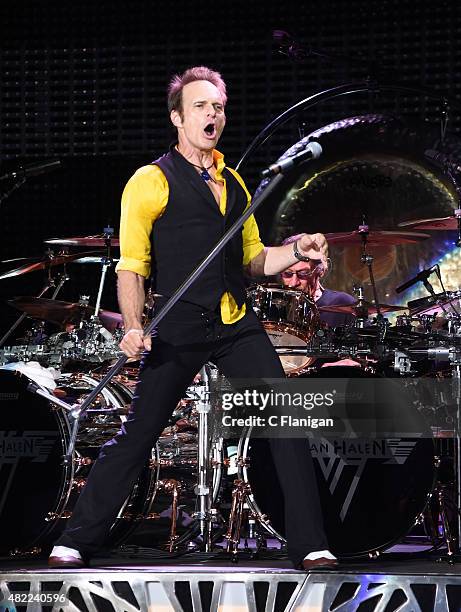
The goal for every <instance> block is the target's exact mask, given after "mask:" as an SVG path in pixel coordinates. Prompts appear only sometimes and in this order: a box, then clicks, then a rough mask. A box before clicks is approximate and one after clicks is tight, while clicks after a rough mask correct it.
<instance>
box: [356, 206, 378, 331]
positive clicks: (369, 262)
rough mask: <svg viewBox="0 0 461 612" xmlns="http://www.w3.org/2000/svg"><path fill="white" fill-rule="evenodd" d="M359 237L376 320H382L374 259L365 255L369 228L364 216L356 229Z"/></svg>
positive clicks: (367, 254)
mask: <svg viewBox="0 0 461 612" xmlns="http://www.w3.org/2000/svg"><path fill="white" fill-rule="evenodd" d="M358 231H359V234H360V237H361V239H362V254H361V256H360V261H361V262H362V263H363V264H365V265H366V266H367V268H368V276H369V277H370V284H371V288H372V291H373V300H374V302H375V306H376V315H377V317H378V320H380V319H382V316H383V315H382V314H381V310H380V306H379V300H378V290H377V289H376V282H375V277H374V274H373V261H374V258H373V256H372V255H370V254H369V253H367V244H368V234H369V233H370V228H369V226H368V225H367V224H366V223H365V216H364V218H363V223H362V225H359V228H358Z"/></svg>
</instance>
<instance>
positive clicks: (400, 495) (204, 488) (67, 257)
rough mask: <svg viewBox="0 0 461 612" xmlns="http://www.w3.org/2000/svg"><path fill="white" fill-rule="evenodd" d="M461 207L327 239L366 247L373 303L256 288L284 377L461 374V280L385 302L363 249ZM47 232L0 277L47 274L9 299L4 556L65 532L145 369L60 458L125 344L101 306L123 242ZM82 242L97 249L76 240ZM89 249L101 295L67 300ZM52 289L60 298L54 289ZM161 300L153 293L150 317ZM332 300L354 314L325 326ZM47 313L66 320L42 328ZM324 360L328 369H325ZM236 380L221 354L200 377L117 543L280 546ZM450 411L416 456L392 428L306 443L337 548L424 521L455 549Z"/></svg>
mask: <svg viewBox="0 0 461 612" xmlns="http://www.w3.org/2000/svg"><path fill="white" fill-rule="evenodd" d="M453 219H455V221H453ZM458 221H459V217H456V216H454V217H453V218H450V219H447V218H445V219H426V220H418V221H415V222H413V223H412V224H408V226H409V227H410V229H411V231H407V230H406V229H405V230H401V231H394V230H392V231H383V230H380V231H371V230H369V228H368V226H367V225H366V223H365V222H364V223H362V224H361V225H360V226H359V228H358V229H357V230H355V231H351V232H338V233H330V234H327V239H328V242H329V245H330V247H331V249H334V248H335V247H337V246H341V247H343V248H347V247H348V246H359V247H360V249H361V254H360V258H361V263H362V265H364V266H366V268H367V270H368V274H369V278H370V283H371V286H372V290H373V298H374V299H373V300H372V301H368V300H366V299H365V298H364V295H363V291H362V290H361V289H357V290H356V301H355V302H354V303H351V304H334V305H329V306H323V307H317V306H316V303H315V301H314V300H313V299H312V298H311V297H310V296H308V295H307V294H305V293H303V292H300V291H298V290H294V289H289V288H285V287H283V286H281V285H279V284H274V283H267V284H258V285H256V286H253V287H250V288H249V290H248V299H249V302H250V303H251V304H252V306H253V308H254V310H255V312H256V314H257V316H258V317H259V319H260V320H261V322H262V325H263V326H264V328H265V329H266V331H267V334H268V336H269V338H270V340H271V341H272V343H273V345H274V346H275V348H276V351H277V353H278V354H279V356H280V359H281V362H282V365H283V368H284V370H285V372H286V374H287V376H288V377H309V376H315V377H319V376H320V377H323V376H325V377H336V378H341V377H374V376H378V377H382V376H394V377H408V378H413V377H418V376H423V377H429V376H430V377H434V379H435V378H438V377H443V378H451V379H453V380H454V381H458V383H459V381H460V369H461V308H460V300H461V292H458V291H455V292H447V291H443V292H442V293H439V294H432V295H429V296H428V297H427V298H421V299H419V300H415V301H413V303H409V304H408V305H407V306H406V307H405V306H401V305H390V304H383V303H381V302H380V301H379V299H378V295H377V289H376V285H375V283H374V277H373V257H372V256H371V255H370V253H369V252H368V248H369V247H370V246H376V245H377V246H382V245H399V244H415V243H419V242H422V241H424V240H428V239H429V237H430V235H429V234H426V233H421V232H420V231H413V230H416V229H418V230H420V229H421V230H427V231H433V230H437V229H439V228H440V227H441V226H443V228H444V229H446V228H447V227H450V229H452V230H457V229H458ZM46 243H47V245H48V246H52V247H53V248H56V247H59V248H60V249H63V250H59V252H58V253H57V254H56V255H55V254H54V252H53V251H51V250H49V251H48V252H47V253H46V255H45V257H43V258H40V259H34V260H32V259H28V260H21V261H20V262H19V261H18V260H16V261H10V262H6V263H15V264H18V263H19V264H20V265H19V266H17V267H15V268H13V269H10V270H9V271H7V272H5V273H3V274H2V275H1V276H0V281H1V280H2V279H4V278H5V279H6V278H11V277H13V276H23V275H27V274H29V273H31V272H33V271H37V270H42V271H45V272H46V274H47V282H46V284H45V287H44V288H43V290H42V291H41V292H40V294H39V295H38V296H37V297H28V296H19V297H15V298H13V299H11V300H9V302H8V303H9V304H10V306H12V307H14V308H16V309H17V310H19V311H21V313H22V314H21V316H20V318H19V319H18V321H16V322H15V324H14V325H13V326H12V327H11V328H10V329H9V330H8V331H7V332H6V333H5V334H4V336H3V338H2V339H1V341H0V379H1V383H0V389H1V392H0V398H1V399H2V408H3V410H2V428H1V431H0V457H1V471H0V479H1V480H0V481H1V482H2V492H1V495H0V519H1V520H0V525H1V527H0V532H1V538H0V553H2V554H10V555H24V554H39V553H40V552H41V551H42V550H45V549H47V547H49V545H50V544H51V543H52V541H53V540H55V539H56V537H57V534H58V533H59V532H60V531H61V530H62V529H63V526H64V525H65V521H66V519H67V518H68V517H69V516H70V515H71V513H72V508H73V506H74V504H75V501H76V499H77V498H78V495H79V492H80V490H81V489H82V487H83V486H84V484H85V482H86V479H87V476H88V473H89V471H90V470H91V465H92V463H93V462H94V460H95V459H96V457H97V455H98V452H99V449H100V447H101V446H102V445H103V444H104V443H105V442H107V441H108V440H110V439H111V438H112V437H113V436H114V435H115V433H116V432H117V431H118V429H119V428H120V426H121V425H122V424H123V422H124V420H125V419H126V416H127V413H128V410H129V406H130V403H131V399H132V397H133V394H134V387H135V381H136V376H137V364H135V363H131V364H130V363H128V364H127V365H126V366H125V367H124V368H123V370H122V371H121V373H120V374H118V375H117V376H115V377H114V378H112V380H111V381H110V382H109V383H108V384H107V385H106V386H105V388H104V390H103V391H102V392H101V393H100V394H99V395H98V396H97V399H95V400H94V401H93V402H92V403H91V406H90V408H89V409H88V410H87V411H86V412H85V413H84V414H83V415H82V418H81V419H80V421H79V423H78V429H77V433H76V440H75V446H74V448H73V450H72V453H71V457H70V460H67V461H66V460H65V461H64V462H63V456H66V454H67V453H68V452H69V451H68V449H69V441H70V439H71V437H72V409H71V407H75V406H79V404H81V403H82V401H83V400H84V399H85V397H87V396H88V394H90V393H91V392H92V391H93V390H94V389H95V388H96V387H97V385H98V384H99V382H100V381H101V379H102V377H103V376H104V373H105V372H107V369H108V368H109V367H110V364H111V363H113V362H114V361H115V360H116V359H117V358H118V357H119V355H120V350H119V347H118V344H119V341H120V339H121V337H122V335H123V321H122V317H121V315H120V314H118V313H116V312H111V311H107V310H104V309H102V308H101V301H102V294H103V289H104V284H105V279H106V274H107V271H108V269H109V268H110V267H111V266H112V265H113V261H114V259H113V257H112V249H113V248H114V247H117V246H118V240H117V239H116V238H114V236H113V232H112V230H111V228H106V229H105V231H104V233H103V234H102V235H98V236H87V237H73V238H65V239H52V240H47V241H46ZM78 247H80V248H82V247H83V248H86V249H88V248H89V249H91V250H86V251H83V252H75V253H69V252H68V249H72V248H78ZM103 249H104V250H105V251H103ZM79 261H84V262H85V263H93V262H99V263H100V265H101V279H100V283H99V288H98V292H97V299H96V303H95V305H94V306H92V305H90V304H89V298H88V297H86V296H82V297H81V298H80V300H79V301H78V302H76V303H72V302H65V301H61V300H58V299H56V298H57V295H58V293H59V291H60V290H61V288H62V286H63V284H64V283H65V282H67V280H68V275H67V270H66V266H67V265H68V264H70V263H73V262H79ZM3 263H5V262H3ZM61 267H62V271H61V272H60V273H59V274H57V275H56V276H53V274H52V272H53V271H54V270H56V269H59V268H61ZM50 289H52V290H53V293H52V295H51V297H50V298H45V297H43V296H44V294H45V293H46V292H47V291H48V290H50ZM151 308H152V296H150V298H149V300H148V303H147V305H146V311H145V316H146V318H148V317H149V312H150V310H151ZM322 312H333V313H340V314H347V315H349V316H350V318H351V321H352V322H351V323H350V324H348V325H345V326H343V327H340V328H328V327H325V326H323V325H322V323H321V316H322ZM388 313H391V314H396V315H397V316H396V321H395V324H394V325H391V324H390V322H389V320H388V319H386V318H385V316H384V315H385V314H388ZM397 313H400V314H397ZM402 313H403V314H402ZM26 317H27V318H28V319H27V320H28V321H29V322H31V323H29V326H28V330H27V332H26V333H25V334H24V338H25V340H24V339H23V340H22V343H21V341H17V342H16V343H13V344H11V345H8V346H6V345H5V342H6V340H7V339H9V338H10V337H12V336H13V333H14V331H15V330H16V329H17V328H18V327H19V324H20V323H22V322H23V321H24V319H25V318H26ZM52 325H54V326H58V328H59V331H55V332H54V333H52V334H49V335H46V333H45V332H47V331H48V330H49V327H50V326H52ZM343 359H350V360H353V361H354V366H355V367H345V366H341V365H336V366H335V365H334V363H335V362H336V363H337V362H338V360H343ZM325 362H329V365H330V366H331V365H333V367H329V368H323V367H319V364H325ZM226 384H228V383H227V381H224V380H223V378H222V377H221V376H220V375H219V374H218V372H217V371H216V369H215V368H214V367H213V366H212V365H210V364H208V365H207V366H205V367H204V368H203V369H202V371H201V376H200V377H197V379H196V380H195V381H193V382H192V383H191V385H190V387H189V388H188V390H187V393H186V397H185V398H184V399H182V400H181V401H180V402H179V404H178V406H177V407H176V409H175V411H174V413H173V415H172V417H171V419H170V422H169V424H168V426H167V427H166V428H165V430H164V431H163V432H162V434H161V436H160V438H159V440H158V441H157V443H156V444H155V446H154V447H153V448H152V452H151V457H150V460H149V463H148V464H147V465H146V466H145V467H144V469H143V471H142V473H141V474H140V476H139V478H138V480H137V482H136V483H135V485H134V487H133V489H132V492H131V493H130V495H129V497H128V498H127V499H126V501H125V503H124V505H123V507H122V508H121V509H120V512H119V514H118V516H117V518H116V520H115V521H114V524H113V525H112V528H111V532H110V539H109V545H111V546H112V547H115V546H117V547H122V549H124V550H132V547H133V546H134V547H144V548H145V547H146V546H151V547H158V548H162V547H163V548H166V549H167V550H168V551H170V552H181V551H189V550H193V549H203V550H205V551H208V552H209V551H211V550H213V547H214V546H216V545H217V544H219V542H220V541H222V542H224V544H223V547H224V548H226V549H227V550H228V551H229V552H231V553H232V554H233V556H234V557H236V555H237V553H238V551H239V546H240V543H241V538H242V534H243V536H244V538H245V542H247V543H248V541H249V540H251V538H254V541H255V542H256V545H257V548H258V550H259V551H260V550H264V549H265V548H267V547H268V545H269V543H270V542H271V541H273V540H275V541H277V542H278V543H279V544H278V545H279V546H280V545H284V543H285V538H284V532H285V530H284V521H283V507H282V502H281V498H282V495H281V492H280V491H281V489H280V485H279V483H278V481H277V477H276V473H275V468H274V466H273V464H272V460H271V457H270V454H269V452H268V445H267V442H266V441H265V440H260V439H253V438H252V435H251V429H248V430H245V431H243V433H242V435H241V437H240V439H239V440H228V439H223V437H222V434H221V432H220V430H219V427H217V425H216V420H217V415H219V412H220V406H219V396H220V393H221V392H222V389H223V388H224V387H225V385H226ZM426 408H427V407H426ZM412 409H414V408H412ZM423 413H424V410H423V409H421V410H420V414H419V416H418V418H421V419H423V418H424V414H423ZM448 419H451V420H450V422H449V423H448V424H447V425H446V426H445V427H441V428H440V432H439V435H437V433H436V434H435V440H433V439H422V440H419V441H417V442H414V443H411V444H410V450H408V449H409V446H408V443H407V444H406V446H405V448H406V451H405V452H406V454H405V453H404V454H403V456H404V457H405V460H402V452H401V451H400V455H399V453H397V454H396V453H395V452H394V450H395V449H394V450H392V445H394V447H395V445H396V444H397V446H398V442H396V440H378V439H376V440H368V441H364V440H360V441H355V443H350V444H349V442H348V441H347V440H331V439H330V440H322V439H314V440H312V441H311V442H312V444H310V446H311V452H312V455H313V457H314V462H315V466H316V471H317V477H318V482H319V490H320V494H321V501H322V505H323V508H324V512H325V522H326V529H327V535H328V538H329V541H330V544H331V547H332V549H333V550H334V551H335V552H336V553H337V554H340V555H341V556H344V557H360V556H363V555H370V556H373V555H376V554H378V553H379V552H380V551H382V550H386V549H388V548H389V547H390V546H392V545H393V544H394V543H395V542H396V541H397V540H398V539H399V538H401V537H402V536H405V535H406V534H408V533H409V532H410V530H411V529H412V528H413V527H414V525H415V524H416V523H418V521H421V520H423V522H424V524H425V526H426V529H425V533H426V534H427V538H428V540H429V541H430V542H431V546H434V547H437V546H441V545H442V544H443V543H445V544H446V545H447V547H448V551H449V553H450V554H454V553H455V552H457V548H456V538H457V533H458V527H457V524H456V520H457V519H456V513H457V507H458V506H457V505H456V504H457V499H455V500H454V499H453V498H454V497H455V498H456V491H455V489H456V487H455V485H454V484H453V481H454V480H455V477H454V474H455V473H456V472H457V470H455V469H452V467H453V466H452V467H451V468H449V469H448V472H449V476H445V477H444V478H441V476H440V469H439V464H440V461H441V459H440V457H441V455H446V454H447V453H448V454H450V455H452V456H453V455H455V456H456V452H454V451H456V448H455V440H456V436H457V431H456V429H457V426H456V423H455V422H454V421H453V415H450V416H449V417H448V416H447V420H448ZM402 444H403V443H402ZM390 449H391V450H390ZM447 449H448V450H447ZM451 461H452V459H451ZM445 471H447V470H445ZM18 500H20V503H19V504H18ZM435 506H436V508H435ZM370 517H372V518H371V519H370ZM440 533H442V536H441V535H440ZM220 539H221V540H220Z"/></svg>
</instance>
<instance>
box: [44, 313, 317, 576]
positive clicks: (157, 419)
mask: <svg viewBox="0 0 461 612" xmlns="http://www.w3.org/2000/svg"><path fill="white" fill-rule="evenodd" d="M207 361H211V362H213V363H215V364H216V366H217V367H218V368H219V370H220V372H221V373H222V374H224V375H225V376H226V377H228V378H231V379H232V378H239V379H242V378H250V377H251V378H258V377H261V378H281V377H284V376H285V374H284V372H283V369H282V367H281V364H280V360H279V358H278V356H277V355H276V353H275V351H274V349H273V347H272V344H271V342H270V340H269V338H268V336H267V334H266V332H265V331H264V329H263V328H262V326H261V324H260V322H259V321H258V319H257V318H256V316H255V314H254V312H253V311H252V310H251V309H250V308H248V312H247V314H246V315H245V317H243V318H242V319H241V320H240V321H238V322H237V323H235V324H233V325H224V324H223V323H222V322H221V319H220V316H219V315H218V314H216V313H214V312H204V311H203V310H202V309H200V308H198V307H196V306H192V305H190V304H178V305H177V307H175V308H174V309H173V310H172V311H171V313H169V314H168V315H167V317H165V319H164V320H163V321H162V322H161V323H160V325H159V330H158V337H154V339H153V343H152V351H151V353H149V354H148V355H147V356H146V357H145V358H144V360H143V363H142V366H141V372H140V377H139V382H138V385H137V387H136V392H135V396H134V399H133V403H132V407H131V409H130V413H129V416H128V419H127V421H126V422H125V423H124V424H123V426H122V428H121V431H120V432H119V433H118V434H117V435H116V436H115V438H114V439H113V440H111V441H109V442H107V443H106V444H105V445H104V446H103V447H102V449H101V452H100V455H99V457H98V459H97V461H96V462H95V464H94V466H93V468H92V469H91V472H90V475H89V478H88V482H87V484H86V486H85V488H84V489H83V491H82V493H81V495H80V497H79V499H78V502H77V504H76V507H75V509H74V512H73V513H72V517H71V519H70V520H69V522H68V525H67V528H66V530H65V532H64V533H63V534H62V536H61V537H60V538H59V540H58V541H57V542H56V544H57V545H60V546H68V547H71V548H76V549H77V550H79V551H80V552H81V553H82V554H83V555H85V556H91V554H92V553H94V552H95V551H96V550H98V549H99V548H100V547H101V546H102V544H103V542H104V539H105V538H106V536H107V534H108V531H109V529H110V527H111V525H112V523H113V522H114V520H115V518H116V516H117V513H118V511H119V510H120V508H121V506H122V504H123V502H124V501H125V499H126V497H127V496H128V494H129V493H130V491H131V489H132V487H133V485H134V483H135V481H136V479H137V478H138V476H139V474H140V472H141V469H142V467H143V465H144V463H145V462H146V460H147V459H148V457H149V455H150V452H151V449H152V447H153V446H154V444H155V440H156V439H157V438H158V437H159V435H160V434H161V432H162V431H163V429H164V428H165V426H166V425H167V422H168V419H169V417H170V416H171V414H172V413H173V410H174V409H175V407H176V405H177V403H178V401H179V400H180V399H181V398H183V397H184V395H185V391H186V389H187V387H188V386H189V384H190V383H191V380H192V378H193V377H194V375H195V374H196V373H197V372H198V371H199V370H200V368H201V367H202V365H203V364H204V363H206V362H207ZM270 446H271V452H272V456H273V460H274V463H275V466H276V470H277V475H278V478H279V480H280V483H281V486H282V490H283V494H284V498H285V524H286V533H287V541H288V554H289V556H290V558H291V560H292V561H293V562H294V563H295V564H297V563H298V562H299V561H301V560H302V558H303V557H304V556H305V555H306V554H307V553H308V552H310V551H313V550H323V549H325V548H327V547H328V546H327V542H326V537H325V533H324V529H323V521H322V515H321V509H320V502H319V497H318V491H317V484H316V479H315V472H314V467H313V464H312V459H311V457H310V455H309V453H308V449H307V442H306V440H304V439H302V438H298V439H276V438H274V439H271V440H270Z"/></svg>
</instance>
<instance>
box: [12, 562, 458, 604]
mask: <svg viewBox="0 0 461 612" xmlns="http://www.w3.org/2000/svg"><path fill="white" fill-rule="evenodd" d="M433 567H435V566H433ZM394 568H395V566H394ZM390 569H391V568H389V570H390ZM412 569H415V568H414V567H413V568H412ZM363 570H364V567H363V566H361V568H360V571H359V572H357V570H356V571H350V570H349V569H348V570H347V571H343V570H340V571H337V572H321V571H317V572H312V573H310V574H305V573H303V572H299V571H295V570H291V569H283V568H274V567H273V566H272V567H261V564H255V565H254V566H252V567H248V566H247V567H241V566H240V564H239V565H230V566H226V567H222V566H221V567H220V566H216V565H214V566H209V567H200V566H197V565H180V566H178V565H162V566H159V565H156V566H152V565H128V566H123V565H119V566H116V567H109V568H100V569H99V568H88V569H80V570H45V569H41V570H39V571H37V570H32V569H14V570H8V571H2V570H0V590H1V600H0V610H1V611H2V612H6V611H7V610H8V611H9V612H16V611H22V610H24V611H26V612H42V611H52V612H59V611H63V612H83V611H84V612H106V611H111V612H114V610H115V611H116V612H119V611H126V612H140V611H141V612H189V611H190V612H253V611H254V612H355V611H357V612H362V610H363V611H364V612H365V611H366V612H384V611H385V612H397V611H398V612H428V611H434V612H454V611H456V612H459V611H460V610H461V574H460V571H461V570H460V569H459V566H458V565H455V566H449V565H444V567H441V565H440V564H438V567H437V568H436V570H435V571H433V572H432V573H431V571H430V568H429V567H426V570H427V573H418V574H416V573H415V574H411V573H408V572H406V571H405V564H402V565H400V571H401V572H402V573H397V572H394V573H391V572H389V573H387V572H386V571H382V568H377V567H373V564H371V565H370V567H369V570H370V571H371V572H372V573H366V571H363ZM418 571H420V570H418ZM421 571H424V567H421ZM28 600H29V601H28ZM27 601H28V603H26V602H27Z"/></svg>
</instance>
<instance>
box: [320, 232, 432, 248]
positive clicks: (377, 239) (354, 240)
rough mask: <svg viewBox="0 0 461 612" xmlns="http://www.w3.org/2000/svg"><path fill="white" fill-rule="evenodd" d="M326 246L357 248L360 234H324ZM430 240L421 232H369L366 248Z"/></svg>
mask: <svg viewBox="0 0 461 612" xmlns="http://www.w3.org/2000/svg"><path fill="white" fill-rule="evenodd" d="M325 238H326V239H327V242H328V244H330V245H333V244H335V245H337V246H346V247H347V246H357V245H361V244H362V233H361V232H359V231H358V230H354V231H353V232H334V233H330V234H325ZM427 238H430V236H429V234H422V233H421V232H394V231H370V232H368V235H367V246H391V245H397V244H413V243H416V242H421V241H422V240H426V239H427Z"/></svg>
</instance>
